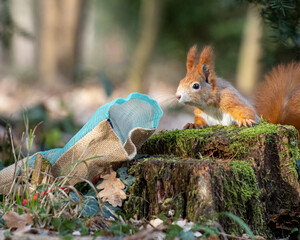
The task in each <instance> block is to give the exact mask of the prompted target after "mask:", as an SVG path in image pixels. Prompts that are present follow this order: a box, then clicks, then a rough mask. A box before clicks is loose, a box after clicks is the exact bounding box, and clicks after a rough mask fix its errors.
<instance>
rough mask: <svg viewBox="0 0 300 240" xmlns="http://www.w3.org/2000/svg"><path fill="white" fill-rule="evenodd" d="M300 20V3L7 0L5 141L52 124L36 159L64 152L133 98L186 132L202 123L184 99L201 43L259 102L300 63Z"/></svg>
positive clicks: (2, 87) (0, 93) (2, 2)
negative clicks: (105, 113)
mask: <svg viewBox="0 0 300 240" xmlns="http://www.w3.org/2000/svg"><path fill="white" fill-rule="evenodd" d="M299 15H300V1H299V0H296V1H293V0H281V1H280V0H275V1H265V0H262V1H255V0H254V1H251V0H249V1H246V0H245V1H241V0H222V1H221V0H218V1H208V0H203V1H195V0H185V1H180V0H121V1H120V0H109V1H107V0H51V1H50V0H0V62H1V64H0V116H1V125H2V128H1V136H2V137H1V138H3V139H4V138H5V137H7V136H6V134H5V133H6V130H5V129H6V128H5V127H6V126H7V124H9V125H10V126H12V129H13V131H14V132H15V135H16V137H15V139H20V136H21V132H22V131H24V129H25V125H26V124H25V125H24V116H26V117H25V119H29V126H30V127H31V128H33V127H34V126H36V125H37V124H39V123H40V122H43V123H42V124H41V125H39V126H38V128H37V132H36V140H37V141H38V142H39V144H37V146H36V149H33V151H36V150H40V149H42V150H44V149H47V148H52V147H59V146H62V145H64V143H65V142H66V141H67V140H68V139H69V138H70V136H72V135H73V134H74V133H75V132H76V131H77V130H78V129H79V128H80V126H82V125H83V124H84V123H85V122H86V121H88V119H89V118H90V117H91V116H92V114H93V113H94V112H95V111H96V109H97V108H98V107H100V106H101V105H102V104H104V103H106V102H109V101H111V100H113V99H115V98H117V97H126V96H127V95H128V94H129V93H130V92H133V91H138V92H142V93H146V94H148V95H150V96H151V97H153V98H155V99H156V100H157V101H158V102H159V103H160V104H161V106H162V108H163V109H164V111H165V115H164V117H163V119H162V121H161V124H160V129H173V128H182V126H183V125H184V124H185V123H186V122H188V121H192V119H193V116H192V114H191V109H188V108H186V107H183V106H179V105H178V104H176V101H175V98H174V94H175V91H176V88H177V85H178V82H179V81H180V79H181V78H183V77H184V75H185V71H186V70H185V60H186V53H187V51H188V50H189V48H190V47H191V46H192V45H193V44H198V48H199V49H200V50H201V49H202V48H203V46H205V45H206V44H212V45H213V47H214V50H215V60H216V72H217V74H218V76H221V77H223V78H225V79H226V80H228V81H230V82H232V83H233V84H234V85H235V86H237V88H238V89H239V90H240V91H241V92H243V94H244V95H246V96H247V97H249V98H250V99H251V96H252V94H251V93H253V91H255V86H256V85H257V83H258V82H259V81H261V80H262V79H263V75H264V74H265V73H267V72H268V71H269V70H270V69H271V68H272V67H273V66H275V65H277V64H279V63H285V62H290V61H293V60H294V61H295V60H299V59H300V17H299ZM3 141H4V140H3ZM15 141H17V140H15ZM20 141H21V140H20ZM3 145H4V144H3V143H2V146H3ZM2 152H4V151H2Z"/></svg>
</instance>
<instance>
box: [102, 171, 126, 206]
mask: <svg viewBox="0 0 300 240" xmlns="http://www.w3.org/2000/svg"><path fill="white" fill-rule="evenodd" d="M116 176H117V173H116V172H115V171H112V172H111V173H110V174H107V175H104V176H103V177H102V178H103V182H102V183H101V184H99V185H98V186H97V189H103V190H102V191H101V192H99V193H98V197H99V198H101V199H102V200H103V201H107V202H109V203H110V204H111V205H112V206H114V207H116V206H120V207H121V206H122V200H121V199H126V194H125V192H124V191H123V190H122V189H124V188H125V185H124V183H123V182H122V181H121V180H120V179H119V178H117V177H116Z"/></svg>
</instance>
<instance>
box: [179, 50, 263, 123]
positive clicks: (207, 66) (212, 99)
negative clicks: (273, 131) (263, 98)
mask: <svg viewBox="0 0 300 240" xmlns="http://www.w3.org/2000/svg"><path fill="white" fill-rule="evenodd" d="M196 54H197V48H196V46H195V45H194V46H193V47H192V48H191V49H190V50H189V53H188V56H187V74H186V76H185V77H184V78H183V79H182V80H181V81H180V83H179V86H178V89H177V93H176V96H177V98H178V100H179V101H180V102H182V103H185V104H188V105H192V106H195V107H196V108H195V111H194V113H195V122H194V124H191V123H189V124H187V125H186V126H185V127H184V128H199V127H205V126H208V125H209V124H215V122H222V123H223V122H224V123H225V124H230V123H231V122H233V121H236V122H237V123H238V125H240V126H251V125H253V123H255V122H256V121H257V119H258V118H257V115H256V112H255V110H254V108H253V107H252V106H251V105H250V104H249V103H248V102H247V101H246V100H245V99H244V98H243V97H242V96H241V95H240V94H239V93H238V91H237V90H236V89H235V88H234V87H233V86H232V85H231V84H230V83H228V82H226V81H225V80H223V79H220V78H217V77H216V75H215V72H214V54H213V50H212V48H211V47H210V46H206V47H205V48H204V49H203V51H202V52H201V54H200V58H199V60H198V62H197V61H196V60H195V56H196ZM195 83H196V84H198V85H200V87H199V88H197V89H194V88H193V85H194V84H195ZM203 114H204V115H205V114H206V115H205V119H207V120H208V121H210V123H208V122H206V120H205V119H204V118H203V116H202V115H203ZM211 114H212V115H211ZM226 114H228V115H229V116H230V117H231V118H228V117H226ZM206 116H210V117H212V119H211V118H207V117H206ZM213 119H215V120H213Z"/></svg>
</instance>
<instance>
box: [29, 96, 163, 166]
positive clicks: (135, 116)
mask: <svg viewBox="0 0 300 240" xmlns="http://www.w3.org/2000/svg"><path fill="white" fill-rule="evenodd" d="M162 115H163V111H162V110H161V108H160V106H159V105H158V103H157V102H156V101H155V100H153V99H151V98H149V97H148V96H147V95H143V94H140V93H131V94H130V95H129V96H128V97H127V98H117V99H115V100H114V101H112V102H109V103H107V104H105V105H103V106H101V107H100V108H98V110H97V111H96V112H95V113H94V115H93V116H92V117H91V119H90V120H89V121H88V122H87V123H86V124H85V125H84V126H83V127H82V128H81V129H80V130H79V131H78V132H77V133H76V134H75V135H74V136H73V137H72V138H71V140H70V141H69V142H68V143H67V144H66V145H65V146H64V147H63V148H55V149H52V150H48V151H44V152H39V153H40V154H41V155H42V156H43V157H44V158H46V159H47V160H48V161H50V162H51V163H52V164H54V163H55V162H56V160H57V159H58V158H59V157H60V156H61V155H62V154H63V153H64V152H65V151H67V150H69V149H70V148H72V146H74V144H76V143H77V142H78V141H80V140H81V139H82V138H83V137H84V136H85V135H86V134H88V133H89V132H91V131H92V130H93V129H94V128H95V127H96V126H97V125H98V124H99V123H100V122H101V121H103V120H106V119H108V120H109V121H110V123H111V125H112V128H113V130H114V132H115V134H116V135H117V136H118V137H119V138H120V140H121V142H122V143H123V144H124V143H125V141H126V139H127V137H128V133H129V132H130V131H131V130H132V129H134V128H137V127H140V128H146V129H155V128H157V126H158V123H159V120H160V118H161V117H162ZM99 144H101V143H99ZM34 161H35V156H33V157H31V158H30V159H29V165H30V166H32V167H33V165H34Z"/></svg>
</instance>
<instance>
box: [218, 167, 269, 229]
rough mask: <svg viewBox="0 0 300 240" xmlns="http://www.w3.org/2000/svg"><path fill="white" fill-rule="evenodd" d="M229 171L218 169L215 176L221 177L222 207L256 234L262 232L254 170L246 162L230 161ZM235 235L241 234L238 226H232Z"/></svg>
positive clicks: (262, 225) (222, 168) (258, 191)
mask: <svg viewBox="0 0 300 240" xmlns="http://www.w3.org/2000/svg"><path fill="white" fill-rule="evenodd" d="M228 166H229V167H230V169H231V171H229V172H228V171H225V168H224V167H220V168H219V170H218V172H217V174H221V175H222V179H223V191H224V193H223V194H224V195H223V198H224V203H223V204H224V207H225V209H226V211H229V212H231V213H233V214H235V215H237V216H239V217H241V218H242V219H243V220H244V221H245V222H246V223H248V224H250V225H251V226H252V227H253V229H255V231H256V233H258V234H259V233H261V232H263V230H264V227H265V226H264V220H263V214H262V209H263V206H261V202H260V194H261V192H260V190H259V189H258V187H257V186H258V183H257V179H256V176H255V173H254V170H253V169H252V167H251V166H250V164H249V163H248V162H245V161H232V162H229V163H228ZM232 229H233V231H234V230H235V231H236V232H237V233H242V232H241V230H242V229H240V226H239V225H238V224H234V227H233V228H232Z"/></svg>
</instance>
